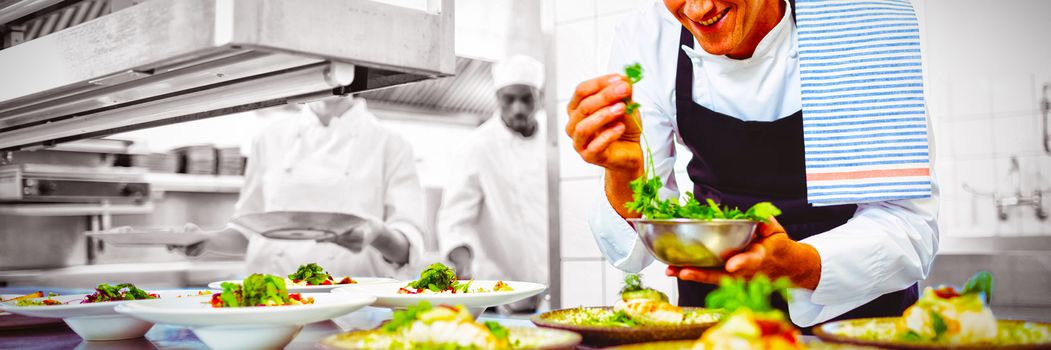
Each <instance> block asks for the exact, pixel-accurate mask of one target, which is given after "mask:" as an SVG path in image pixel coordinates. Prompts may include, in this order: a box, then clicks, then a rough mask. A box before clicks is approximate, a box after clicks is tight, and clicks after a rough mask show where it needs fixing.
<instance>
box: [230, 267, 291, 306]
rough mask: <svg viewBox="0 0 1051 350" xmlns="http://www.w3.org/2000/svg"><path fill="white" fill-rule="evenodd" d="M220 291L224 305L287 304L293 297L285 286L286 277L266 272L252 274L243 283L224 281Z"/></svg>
mask: <svg viewBox="0 0 1051 350" xmlns="http://www.w3.org/2000/svg"><path fill="white" fill-rule="evenodd" d="M222 287H223V291H222V292H220V293H219V300H220V301H222V303H223V305H222V307H244V306H260V305H287V304H288V303H289V302H290V301H291V300H292V299H291V298H289V296H288V289H287V288H285V279H284V278H281V277H278V276H274V275H264V274H258V273H256V274H252V275H250V276H248V278H245V279H244V281H241V284H237V283H231V282H223V284H222Z"/></svg>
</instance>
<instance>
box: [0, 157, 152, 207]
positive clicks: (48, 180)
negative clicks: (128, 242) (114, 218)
mask: <svg viewBox="0 0 1051 350" xmlns="http://www.w3.org/2000/svg"><path fill="white" fill-rule="evenodd" d="M145 174H146V172H145V171H144V169H141V168H115V167H110V168H97V167H77V166H63V165H53V164H11V165H4V166H0V201H32V202H97V201H100V200H110V201H115V200H128V201H137V200H143V199H145V198H146V197H147V196H149V193H150V185H149V183H146V182H145V179H144V175H145Z"/></svg>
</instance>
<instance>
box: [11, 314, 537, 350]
mask: <svg viewBox="0 0 1051 350" xmlns="http://www.w3.org/2000/svg"><path fill="white" fill-rule="evenodd" d="M5 315H9V314H6V313H2V312H0V317H4V316H5ZM390 317H391V310H389V309H382V308H373V307H366V308H364V309H361V310H359V311H356V312H353V313H351V314H348V315H346V316H342V317H339V318H335V319H333V320H330V321H324V322H317V323H312V324H309V325H307V326H306V327H303V330H302V331H300V332H299V335H297V336H296V337H295V338H294V339H292V342H291V343H290V344H288V346H287V347H285V349H289V350H299V349H317V343H318V342H319V341H321V339H323V338H325V337H327V336H330V335H333V334H337V333H341V332H347V331H352V330H361V329H372V328H376V327H377V326H379V325H380V323H382V322H383V321H386V320H388V319H390ZM479 320H480V321H487V320H492V321H496V322H499V323H500V324H502V325H505V326H509V327H533V324H532V323H531V322H529V320H528V319H526V318H525V316H509V317H505V316H501V315H499V314H495V313H486V314H483V315H482V317H481V318H479ZM0 349H78V350H87V349H93V350H94V349H110V350H122V349H128V350H132V349H135V350H138V349H179V350H206V349H208V347H207V346H205V345H204V343H202V342H201V341H200V340H199V339H197V337H196V336H194V334H193V332H192V331H191V330H190V329H189V328H186V327H177V326H170V325H155V326H153V328H152V329H150V331H149V332H148V333H146V337H145V338H138V339H130V340H117V341H90V342H89V341H84V340H82V339H81V338H80V337H79V336H77V335H76V334H75V333H73V331H72V330H70V329H69V328H68V327H66V326H65V324H57V325H54V326H49V327H38V328H35V329H31V330H17V331H5V330H0Z"/></svg>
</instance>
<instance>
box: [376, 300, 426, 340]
mask: <svg viewBox="0 0 1051 350" xmlns="http://www.w3.org/2000/svg"><path fill="white" fill-rule="evenodd" d="M432 308H433V306H431V303H429V302H426V301H421V302H420V303H419V304H416V305H412V306H409V307H408V308H406V309H405V310H397V311H394V317H392V318H391V320H390V321H389V322H387V323H385V324H384V325H383V331H384V332H388V333H393V332H396V331H398V330H399V329H401V328H403V327H408V326H409V325H410V324H412V322H413V321H416V319H417V318H418V317H419V316H420V314H423V313H425V312H427V311H431V309H432Z"/></svg>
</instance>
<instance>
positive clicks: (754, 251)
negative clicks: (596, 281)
mask: <svg viewBox="0 0 1051 350" xmlns="http://www.w3.org/2000/svg"><path fill="white" fill-rule="evenodd" d="M756 235H757V237H756V239H755V240H754V241H752V243H751V244H749V245H748V246H747V247H745V248H744V250H743V251H741V252H740V253H737V254H734V255H733V256H731V257H729V258H728V259H727V260H726V264H725V265H723V266H722V267H714V268H700V267H685V266H668V269H667V271H665V273H666V274H667V275H668V276H673V277H678V278H679V279H683V280H687V281H694V282H700V283H706V284H719V280H720V279H722V278H723V277H744V278H751V277H752V276H755V275H756V274H759V273H761V274H764V275H766V276H769V277H770V278H780V277H788V279H789V280H791V281H792V283H793V284H794V285H795V286H796V287H800V288H806V289H810V290H813V289H815V288H817V284H818V281H819V280H820V278H821V256H820V255H818V252H817V249H814V247H812V246H810V245H809V244H806V243H800V242H796V241H794V240H792V239H791V238H789V237H788V233H786V232H785V228H784V227H782V226H781V224H780V223H778V222H777V219H775V218H774V217H770V219H768V220H767V222H760V223H759V227H758V228H757V229H756Z"/></svg>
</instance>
